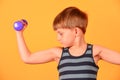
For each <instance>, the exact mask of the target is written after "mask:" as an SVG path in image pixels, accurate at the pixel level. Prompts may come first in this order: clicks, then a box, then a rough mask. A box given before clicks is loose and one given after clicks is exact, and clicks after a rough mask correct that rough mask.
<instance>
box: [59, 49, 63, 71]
mask: <svg viewBox="0 0 120 80" xmlns="http://www.w3.org/2000/svg"><path fill="white" fill-rule="evenodd" d="M63 53H64V48H62V54H61V57H60V60H59V62H58V65H57V69H58V68H59V64H60V62H61V59H62V56H63Z"/></svg>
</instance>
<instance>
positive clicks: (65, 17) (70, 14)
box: [53, 7, 88, 33]
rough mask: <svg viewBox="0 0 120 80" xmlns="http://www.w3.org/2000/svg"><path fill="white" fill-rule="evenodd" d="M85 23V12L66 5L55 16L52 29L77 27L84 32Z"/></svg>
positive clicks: (86, 22) (86, 18) (86, 20)
mask: <svg viewBox="0 0 120 80" xmlns="http://www.w3.org/2000/svg"><path fill="white" fill-rule="evenodd" d="M87 24H88V16H87V14H86V13H85V12H83V11H81V10H80V9H78V8H76V7H68V8H66V9H64V10H63V11H62V12H60V13H59V14H58V15H57V16H56V17H55V19H54V21H53V29H54V30H57V29H58V28H74V27H78V28H80V29H81V30H82V31H83V33H85V32H86V28H87Z"/></svg>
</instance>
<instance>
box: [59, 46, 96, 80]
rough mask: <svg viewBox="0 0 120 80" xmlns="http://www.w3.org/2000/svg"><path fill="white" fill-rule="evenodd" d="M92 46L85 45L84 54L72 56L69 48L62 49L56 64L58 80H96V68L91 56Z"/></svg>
mask: <svg viewBox="0 0 120 80" xmlns="http://www.w3.org/2000/svg"><path fill="white" fill-rule="evenodd" d="M92 46H93V45H91V44H87V49H86V51H85V53H84V54H83V55H81V56H77V57H76V56H72V55H71V54H70V53H69V48H63V51H62V55H61V59H60V61H59V64H58V71H59V80H96V76H97V71H98V66H97V65H96V64H95V62H94V59H93V56H92Z"/></svg>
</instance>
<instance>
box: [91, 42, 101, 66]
mask: <svg viewBox="0 0 120 80" xmlns="http://www.w3.org/2000/svg"><path fill="white" fill-rule="evenodd" d="M89 45H90V46H91V54H92V59H93V62H94V64H95V66H96V67H97V68H99V67H98V65H97V64H96V63H95V60H94V57H93V44H89Z"/></svg>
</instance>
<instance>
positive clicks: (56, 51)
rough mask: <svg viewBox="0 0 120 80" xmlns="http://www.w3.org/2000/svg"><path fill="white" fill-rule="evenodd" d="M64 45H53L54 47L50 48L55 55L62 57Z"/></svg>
mask: <svg viewBox="0 0 120 80" xmlns="http://www.w3.org/2000/svg"><path fill="white" fill-rule="evenodd" d="M62 49H63V48H62V47H53V48H51V49H50V51H51V52H52V53H53V54H54V55H56V57H60V56H61V54H62Z"/></svg>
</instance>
